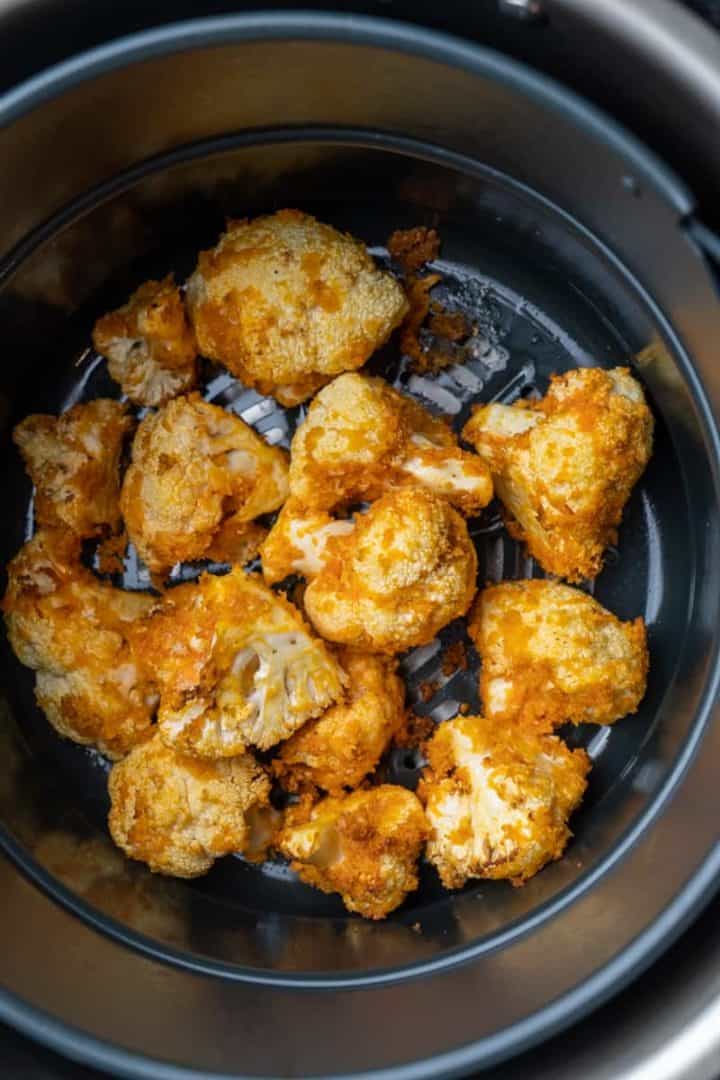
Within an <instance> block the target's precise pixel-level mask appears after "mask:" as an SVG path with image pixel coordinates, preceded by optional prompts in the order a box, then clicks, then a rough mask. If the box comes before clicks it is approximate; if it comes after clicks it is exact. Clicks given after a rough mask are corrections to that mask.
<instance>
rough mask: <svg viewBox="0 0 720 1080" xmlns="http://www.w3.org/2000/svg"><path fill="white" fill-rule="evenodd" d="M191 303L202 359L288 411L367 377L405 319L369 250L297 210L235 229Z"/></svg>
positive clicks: (210, 254) (208, 259) (396, 292)
mask: <svg viewBox="0 0 720 1080" xmlns="http://www.w3.org/2000/svg"><path fill="white" fill-rule="evenodd" d="M187 301H188V306H189V311H190V316H191V319H192V322H193V325H194V328H195V333H196V335H197V340H198V345H199V348H200V351H201V352H202V353H203V355H204V356H207V357H209V358H211V359H213V360H219V361H220V362H221V363H223V364H225V366H226V367H228V368H229V369H230V371H232V372H233V374H235V375H237V376H238V377H239V378H240V379H242V381H243V382H244V383H245V384H246V385H248V386H255V387H257V388H258V389H259V390H260V392H261V393H263V394H272V395H273V396H274V397H275V398H277V400H278V401H280V402H281V403H282V404H283V405H295V404H297V403H298V402H300V401H303V400H305V399H306V398H308V397H310V396H311V395H312V394H313V393H314V392H315V391H316V390H318V389H319V387H320V386H322V385H323V383H324V382H327V381H328V380H329V379H331V378H332V377H333V376H334V375H338V374H339V373H340V372H341V371H349V370H352V369H354V368H358V367H361V366H362V364H364V363H365V361H366V360H367V359H368V357H370V356H371V355H372V354H373V353H374V352H375V350H376V349H377V348H379V346H380V345H382V344H383V343H384V342H385V341H387V339H388V337H389V336H390V334H391V332H392V331H393V329H394V328H395V327H396V326H397V325H398V324H399V323H400V322H401V321H402V318H403V316H404V314H405V312H406V310H407V301H406V300H405V295H404V293H403V290H402V288H401V287H400V285H399V284H398V283H397V282H396V281H395V279H394V278H393V277H392V276H391V275H390V274H387V273H384V272H383V271H381V270H379V269H378V268H377V267H376V265H375V263H374V262H373V260H372V258H371V256H370V255H369V254H368V252H367V249H366V248H365V246H364V245H363V244H361V243H360V242H359V241H357V240H354V239H353V238H352V237H351V236H348V235H347V234H343V233H340V232H338V231H337V230H336V229H333V228H331V227H330V226H329V225H323V224H322V223H321V222H319V221H316V220H315V219H314V218H312V217H310V216H309V215H308V214H303V213H300V211H298V210H280V211H278V212H277V213H275V214H272V215H270V216H267V217H259V218H255V220H253V221H234V222H229V223H228V229H227V232H225V233H224V234H223V236H222V237H221V238H220V241H219V243H218V245H217V247H216V248H215V249H214V250H213V251H204V252H202V253H201V254H200V258H199V260H198V265H197V269H196V270H195V273H194V274H193V276H192V277H191V278H190V280H189V282H188V287H187Z"/></svg>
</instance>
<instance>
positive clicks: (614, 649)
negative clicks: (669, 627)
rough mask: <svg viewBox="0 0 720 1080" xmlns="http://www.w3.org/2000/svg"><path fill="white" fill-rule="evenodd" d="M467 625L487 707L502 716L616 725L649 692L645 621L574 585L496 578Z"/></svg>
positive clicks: (496, 716)
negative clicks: (619, 614) (621, 615)
mask: <svg viewBox="0 0 720 1080" xmlns="http://www.w3.org/2000/svg"><path fill="white" fill-rule="evenodd" d="M468 632H469V634H470V636H471V638H472V639H473V641H474V643H475V646H476V647H477V650H478V652H479V654H480V658H481V660H482V671H481V676H480V694H481V696H482V700H483V705H484V708H485V714H486V716H488V717H489V718H491V719H494V720H496V721H498V722H508V721H511V720H520V721H523V722H527V723H533V724H539V725H541V726H544V727H547V728H552V727H555V726H559V725H560V724H564V723H566V722H567V721H572V722H573V723H575V724H587V723H592V724H612V723H613V722H614V721H615V720H619V719H620V718H621V717H623V716H625V715H627V714H628V713H633V712H635V711H636V710H637V707H638V705H639V704H640V702H641V701H642V698H643V696H644V694H645V684H646V680H647V672H648V651H647V642H646V635H645V624H644V623H643V620H642V619H641V618H638V619H635V620H634V622H626V623H623V622H621V621H620V620H619V619H618V618H616V616H615V615H613V614H612V613H611V612H609V611H607V610H606V609H605V608H604V607H602V605H601V604H599V603H598V602H597V600H594V599H593V598H592V597H590V596H587V595H586V594H585V593H583V592H581V591H580V590H579V589H573V588H571V587H570V586H569V585H562V584H560V583H559V582H554V581H504V582H502V583H501V584H499V585H493V586H491V587H490V588H487V589H485V590H483V592H481V593H480V595H479V597H478V600H477V603H476V605H475V608H474V609H473V611H472V613H471V617H470V620H469V625H468Z"/></svg>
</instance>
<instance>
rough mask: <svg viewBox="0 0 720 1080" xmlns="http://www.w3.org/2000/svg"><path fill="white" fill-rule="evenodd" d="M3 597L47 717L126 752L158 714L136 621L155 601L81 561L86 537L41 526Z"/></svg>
mask: <svg viewBox="0 0 720 1080" xmlns="http://www.w3.org/2000/svg"><path fill="white" fill-rule="evenodd" d="M8 577H9V582H8V589H7V592H6V594H5V599H4V601H3V610H4V612H5V621H6V624H7V630H8V637H9V640H10V644H11V646H12V648H13V650H14V651H15V654H16V655H17V657H18V659H19V660H20V661H21V662H22V663H23V664H25V665H26V666H27V667H30V668H32V669H33V670H34V671H36V672H37V678H36V688H35V694H36V697H37V700H38V703H39V705H40V707H41V708H42V709H43V710H44V712H45V714H46V715H47V718H48V720H49V721H50V723H51V724H52V725H53V727H54V728H56V730H57V731H59V732H60V734H61V735H65V736H66V737H67V738H69V739H72V740H73V741H74V742H79V743H85V744H88V745H93V746H96V747H97V748H98V749H99V750H101V751H102V752H103V753H105V754H107V755H108V756H109V757H118V756H120V755H122V754H124V753H126V752H127V751H128V750H129V749H130V747H131V746H133V745H134V743H136V742H137V741H138V739H140V738H141V737H142V736H143V735H144V733H145V732H146V731H147V729H148V728H149V727H150V724H151V723H152V720H153V715H154V712H155V707H156V705H157V695H156V694H155V693H154V691H153V688H152V685H151V684H150V682H149V681H148V680H147V679H146V678H144V677H143V675H142V672H141V671H140V670H139V667H138V663H137V660H136V657H135V656H134V654H133V651H132V646H131V642H130V637H131V634H132V627H133V626H134V624H135V623H136V622H137V620H138V619H140V618H141V617H142V616H143V615H145V614H146V613H147V612H148V611H149V610H150V609H151V608H152V606H153V598H152V597H151V596H148V595H146V594H144V593H133V592H123V591H122V590H120V589H114V588H112V586H110V585H106V584H104V583H103V582H101V581H98V579H97V578H96V577H95V576H94V575H93V574H92V573H91V572H90V571H89V570H86V569H85V567H83V566H82V565H81V563H80V541H79V539H77V538H75V537H73V536H72V535H71V534H70V533H67V532H65V531H51V530H47V531H41V532H39V533H37V534H36V535H35V536H34V537H33V539H32V540H30V541H29V542H28V543H27V544H25V546H24V547H23V548H22V549H21V551H20V552H19V553H18V555H16V557H15V558H14V559H13V560H12V562H11V563H10V565H9V567H8Z"/></svg>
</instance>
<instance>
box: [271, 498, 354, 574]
mask: <svg viewBox="0 0 720 1080" xmlns="http://www.w3.org/2000/svg"><path fill="white" fill-rule="evenodd" d="M354 529H355V522H354V520H353V519H352V518H348V519H345V520H343V519H335V518H331V517H330V515H329V514H326V513H324V512H323V511H322V510H304V509H303V508H302V507H301V506H298V505H297V503H295V501H294V500H293V499H292V498H290V499H288V501H287V502H286V503H285V505H284V506H283V508H282V510H281V511H280V514H279V515H278V518H277V521H276V522H275V524H274V525H273V527H272V529H271V530H270V532H269V533H268V535H267V537H266V538H265V540H264V541H263V543H262V544H261V545H260V555H261V557H262V569H263V577H264V578H265V581H266V582H267V584H268V585H274V584H275V582H277V581H282V580H283V579H284V578H286V577H288V576H289V575H290V574H301V575H302V576H303V577H305V578H308V579H310V578H313V577H315V576H316V574H319V573H320V571H321V570H322V568H323V566H324V565H325V562H326V560H327V558H328V555H329V551H330V549H331V548H332V546H333V543H332V542H334V538H335V537H345V536H348V535H349V534H350V533H351V532H353V530H354Z"/></svg>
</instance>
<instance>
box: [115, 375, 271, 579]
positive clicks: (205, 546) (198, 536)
mask: <svg viewBox="0 0 720 1080" xmlns="http://www.w3.org/2000/svg"><path fill="white" fill-rule="evenodd" d="M287 468H288V466H287V454H286V453H285V451H284V450H281V449H280V448H279V447H274V446H268V444H267V443H266V442H265V441H264V439H262V438H261V437H260V436H259V435H257V434H256V433H255V432H254V431H253V429H252V428H251V427H248V425H247V424H246V423H244V422H243V421H242V420H240V419H239V417H237V416H233V415H232V413H228V412H225V410H224V409H221V408H219V407H218V406H217V405H209V404H208V403H207V402H205V401H203V400H202V398H201V397H200V395H199V394H190V395H188V396H187V397H180V398H175V400H174V401H171V402H169V403H168V404H167V405H165V406H164V408H162V409H160V411H159V412H157V413H153V414H151V415H150V416H146V417H145V419H144V420H143V421H142V423H141V424H140V426H139V428H138V430H137V434H136V436H135V440H134V442H133V448H132V464H131V466H130V468H129V469H128V471H127V475H126V476H125V482H124V484H123V489H122V498H121V503H122V510H123V516H124V518H125V524H126V527H127V531H128V535H129V537H130V539H131V540H132V541H133V543H134V544H135V546H136V547H137V549H138V552H139V554H140V556H141V557H142V559H143V560H144V561H145V562H146V564H147V565H148V567H149V568H150V569H151V570H153V571H156V572H162V571H164V570H167V569H168V568H169V567H170V566H173V565H174V564H175V563H176V562H184V561H192V560H193V559H201V558H203V557H204V556H208V555H210V554H211V553H215V552H217V554H220V555H222V551H219V552H218V550H217V549H218V548H221V549H227V550H228V556H229V561H233V560H232V554H233V549H235V550H240V552H241V553H242V554H246V552H245V551H243V546H242V540H243V538H244V537H246V536H247V535H248V533H250V534H253V533H254V534H255V535H257V527H254V529H253V528H251V523H252V522H253V519H254V518H256V517H258V515H260V514H265V513H269V512H270V511H272V510H277V509H278V507H279V506H281V505H282V503H283V502H284V500H285V497H286V495H287ZM262 535H264V533H263V534H262ZM257 538H258V539H259V538H260V537H257ZM228 539H230V540H231V541H232V543H230V544H228V543H227V542H226V543H223V541H224V540H225V541H227V540H228ZM217 554H216V557H217Z"/></svg>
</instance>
